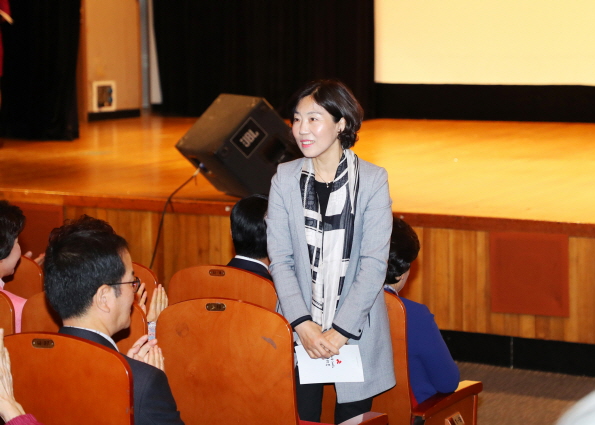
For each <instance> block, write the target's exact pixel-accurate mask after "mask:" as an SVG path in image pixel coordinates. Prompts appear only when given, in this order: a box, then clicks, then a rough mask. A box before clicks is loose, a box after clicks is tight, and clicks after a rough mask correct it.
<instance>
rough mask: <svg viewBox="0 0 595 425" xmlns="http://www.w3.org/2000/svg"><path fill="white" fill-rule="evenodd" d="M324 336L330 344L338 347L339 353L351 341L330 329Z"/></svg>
mask: <svg viewBox="0 0 595 425" xmlns="http://www.w3.org/2000/svg"><path fill="white" fill-rule="evenodd" d="M322 336H324V337H325V338H326V339H327V340H328V341H329V343H330V344H332V345H333V346H335V347H337V351H339V350H340V349H341V347H343V346H344V345H345V344H346V343H347V341H348V340H349V338H347V337H346V336H343V335H341V334H340V333H339V332H337V331H336V330H334V329H329V330H328V331H326V332H325V333H323V334H322ZM337 354H338V353H337Z"/></svg>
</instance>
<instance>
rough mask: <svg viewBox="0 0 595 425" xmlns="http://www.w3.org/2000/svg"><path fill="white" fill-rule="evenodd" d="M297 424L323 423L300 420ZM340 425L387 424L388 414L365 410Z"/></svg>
mask: <svg viewBox="0 0 595 425" xmlns="http://www.w3.org/2000/svg"><path fill="white" fill-rule="evenodd" d="M299 425H325V424H321V423H318V422H308V421H302V420H300V423H299ZM340 425H388V415H387V414H386V413H376V412H367V413H364V414H362V415H358V416H356V417H354V418H351V419H347V420H346V421H344V422H341V424H340Z"/></svg>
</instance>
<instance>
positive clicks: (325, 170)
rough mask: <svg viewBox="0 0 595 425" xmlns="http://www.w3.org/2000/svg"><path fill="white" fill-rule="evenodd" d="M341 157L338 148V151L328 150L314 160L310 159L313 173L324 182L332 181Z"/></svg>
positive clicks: (341, 153)
mask: <svg viewBox="0 0 595 425" xmlns="http://www.w3.org/2000/svg"><path fill="white" fill-rule="evenodd" d="M342 155H343V149H341V148H339V149H338V150H333V151H330V150H329V151H327V152H324V153H323V154H321V155H319V156H317V157H316V158H312V163H313V165H314V171H315V172H316V174H317V176H318V177H319V178H320V179H322V180H324V181H326V182H329V181H333V180H334V179H335V174H336V173H337V168H338V167H339V162H340V161H341V156H342Z"/></svg>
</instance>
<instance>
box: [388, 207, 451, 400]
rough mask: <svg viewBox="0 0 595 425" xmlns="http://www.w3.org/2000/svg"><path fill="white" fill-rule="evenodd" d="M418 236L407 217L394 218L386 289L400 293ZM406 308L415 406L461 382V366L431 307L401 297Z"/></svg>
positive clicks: (411, 380)
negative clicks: (404, 218)
mask: <svg viewBox="0 0 595 425" xmlns="http://www.w3.org/2000/svg"><path fill="white" fill-rule="evenodd" d="M419 248H420V245H419V239H418V238H417V235H416V234H415V231H414V230H413V229H412V228H411V226H409V224H407V223H406V222H405V221H403V220H401V219H399V218H394V219H393V230H392V234H391V243H390V253H389V257H388V269H387V272H386V280H385V284H384V290H385V291H386V292H390V293H392V294H395V295H398V292H399V291H400V290H401V289H403V286H404V285H405V282H407V278H408V277H409V272H410V267H411V263H412V262H413V261H414V260H415V259H416V258H417V254H418V252H419ZM399 298H400V299H401V301H403V304H404V305H405V310H406V311H407V354H408V357H409V381H410V384H411V389H412V391H413V396H414V397H415V400H414V401H413V404H414V406H415V405H417V404H419V403H422V402H423V401H425V400H427V399H428V398H430V397H431V396H433V395H434V394H437V393H449V392H452V391H454V390H456V388H457V386H458V385H459V379H460V374H459V368H458V367H457V365H456V363H455V362H454V360H453V359H452V356H451V355H450V352H449V351H448V347H447V346H446V343H445V342H444V339H442V335H441V334H440V330H439V329H438V326H437V325H436V322H435V321H434V315H433V314H432V313H430V310H429V309H428V307H426V306H425V305H423V304H419V303H416V302H413V301H411V300H408V299H406V298H403V297H399Z"/></svg>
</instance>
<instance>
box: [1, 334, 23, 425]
mask: <svg viewBox="0 0 595 425" xmlns="http://www.w3.org/2000/svg"><path fill="white" fill-rule="evenodd" d="M24 414H25V411H24V410H23V407H22V406H21V405H20V404H19V403H17V401H16V400H15V398H14V391H13V386H12V373H11V372H10V356H9V355H8V350H7V349H6V348H5V347H4V329H1V328H0V416H2V419H4V421H5V422H8V421H9V420H11V419H13V418H16V417H17V416H20V415H24Z"/></svg>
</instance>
